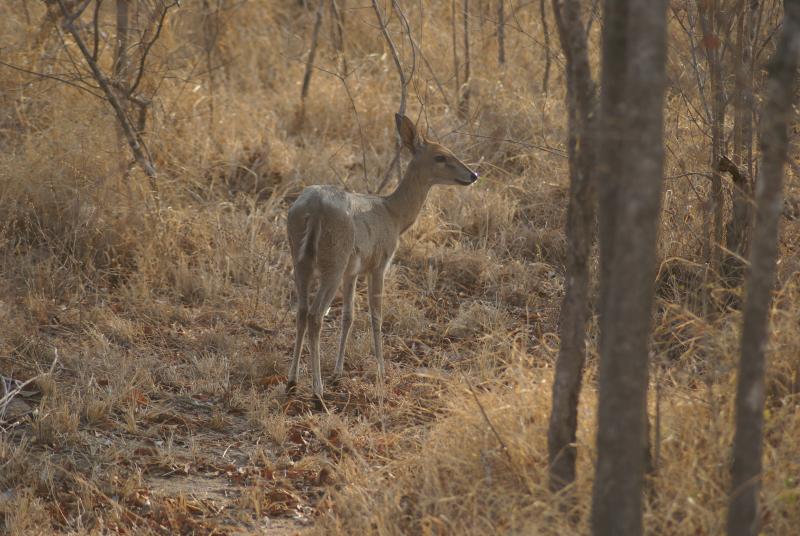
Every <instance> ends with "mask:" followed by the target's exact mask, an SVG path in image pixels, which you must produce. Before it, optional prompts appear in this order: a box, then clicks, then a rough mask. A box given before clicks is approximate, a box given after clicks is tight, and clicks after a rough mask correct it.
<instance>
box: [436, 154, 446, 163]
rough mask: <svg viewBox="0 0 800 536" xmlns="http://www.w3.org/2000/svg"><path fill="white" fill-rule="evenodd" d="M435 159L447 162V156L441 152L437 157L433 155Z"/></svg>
mask: <svg viewBox="0 0 800 536" xmlns="http://www.w3.org/2000/svg"><path fill="white" fill-rule="evenodd" d="M433 159H434V160H436V161H437V162H447V157H446V156H442V155H440V154H437V155H436V156H435V157H433Z"/></svg>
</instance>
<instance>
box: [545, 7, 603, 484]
mask: <svg viewBox="0 0 800 536" xmlns="http://www.w3.org/2000/svg"><path fill="white" fill-rule="evenodd" d="M553 13H554V15H555V20H556V28H557V30H558V36H559V39H560V41H561V48H562V49H563V51H564V57H565V60H566V71H567V73H566V74H567V98H566V100H567V109H568V113H569V116H568V121H569V125H568V126H569V138H568V142H567V148H568V153H569V167H570V199H569V206H568V208H567V228H566V234H567V243H568V247H567V261H566V269H567V277H566V291H565V294H564V299H563V301H562V303H561V323H560V326H559V336H560V339H561V346H560V348H559V353H558V361H557V362H556V370H555V378H554V380H553V405H552V412H551V414H550V425H549V429H548V433H547V442H548V451H549V462H550V489H551V490H553V491H559V490H561V489H562V488H564V487H565V486H567V485H569V484H571V483H572V482H573V481H574V480H575V457H576V451H577V449H576V447H575V434H576V430H577V424H578V399H579V396H580V391H581V378H582V374H583V365H584V361H585V359H586V319H587V317H588V312H589V311H588V289H589V255H590V252H591V246H592V241H593V234H594V228H593V227H594V217H595V208H594V203H595V199H594V184H593V181H592V173H593V172H594V170H595V152H594V140H593V137H592V136H591V133H592V128H593V122H594V121H593V117H594V115H595V113H594V112H595V107H596V103H595V98H596V91H595V84H594V82H593V80H592V75H591V69H590V67H589V57H588V53H587V49H586V37H585V34H584V32H583V23H582V21H581V9H580V0H553Z"/></svg>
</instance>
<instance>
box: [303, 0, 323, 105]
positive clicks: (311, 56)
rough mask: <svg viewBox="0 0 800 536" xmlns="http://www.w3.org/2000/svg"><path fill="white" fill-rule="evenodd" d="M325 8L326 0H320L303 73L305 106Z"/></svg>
mask: <svg viewBox="0 0 800 536" xmlns="http://www.w3.org/2000/svg"><path fill="white" fill-rule="evenodd" d="M324 8H325V2H324V0H319V4H318V5H317V14H316V16H315V18H314V29H313V30H312V31H311V48H310V50H309V51H308V58H307V59H306V71H305V74H304V75H303V86H302V88H301V90H300V101H301V103H302V106H303V107H305V102H306V97H308V89H309V87H310V86H311V74H312V73H313V72H314V57H315V56H316V55H317V43H318V42H319V28H320V26H322V12H323V10H324Z"/></svg>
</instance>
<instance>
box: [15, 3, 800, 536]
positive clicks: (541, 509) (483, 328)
mask: <svg viewBox="0 0 800 536" xmlns="http://www.w3.org/2000/svg"><path fill="white" fill-rule="evenodd" d="M112 4H113V3H112ZM112 4H109V5H108V6H106V7H104V8H103V11H102V16H103V19H102V22H103V24H102V27H103V29H104V31H105V32H106V34H105V38H104V41H103V42H104V43H106V44H105V47H104V48H103V49H102V54H101V64H102V65H103V66H104V67H105V68H106V69H108V68H109V67H110V62H111V55H112V52H111V47H112V44H111V43H113V31H114V26H113V17H114V14H113V11H112ZM210 4H212V5H213V4H214V3H213V2H212V3H210ZM351 4H352V3H348V9H347V10H346V11H345V16H346V54H347V58H348V64H349V66H350V68H351V70H352V74H350V75H349V76H347V77H346V78H344V80H342V79H340V78H338V77H336V76H333V75H331V74H329V73H327V72H326V71H331V72H336V69H337V65H338V62H337V58H336V56H335V53H334V50H333V47H332V46H331V43H330V39H329V38H328V36H329V35H330V28H329V25H330V17H329V15H328V13H327V12H326V15H325V21H324V27H323V29H322V32H321V35H322V39H321V45H320V46H321V49H320V51H319V53H318V55H317V64H318V67H320V69H317V70H315V71H314V73H313V80H312V87H311V94H310V97H309V99H308V101H307V102H306V105H305V110H304V115H301V114H300V113H299V98H300V81H301V78H302V73H303V69H304V64H303V61H304V58H305V53H306V52H307V47H308V42H309V32H310V28H311V25H312V23H313V16H314V15H313V10H311V9H304V8H303V7H302V3H298V2H294V1H289V0H286V1H283V2H269V3H267V2H255V1H250V2H232V1H225V0H224V1H222V2H220V3H219V6H221V9H220V11H219V13H218V17H219V18H218V26H217V28H218V34H217V39H216V41H215V46H214V49H213V55H212V63H213V66H214V68H213V71H212V72H213V75H212V76H213V82H214V83H213V91H212V85H211V83H210V82H211V79H210V77H209V73H208V72H207V70H206V68H205V67H204V66H205V65H206V63H205V62H206V56H205V52H204V48H203V47H204V46H205V45H204V43H205V41H204V39H205V37H204V34H203V27H204V16H205V15H204V12H203V7H202V3H200V2H184V3H183V6H182V7H181V8H180V9H179V10H176V11H175V12H174V13H173V14H172V15H171V16H170V17H169V18H168V23H167V26H166V27H165V30H164V32H163V35H162V37H161V39H160V40H159V41H158V42H157V44H156V46H155V47H154V50H153V53H152V56H151V62H150V64H149V70H148V73H147V75H146V77H145V78H144V80H143V87H144V91H145V93H146V94H147V95H148V96H150V95H152V96H153V105H152V107H151V111H150V116H149V120H148V127H147V131H146V133H145V140H146V142H147V144H148V147H149V149H150V150H151V152H152V153H153V155H154V159H155V162H156V165H157V168H158V170H159V178H158V188H159V198H160V202H159V203H156V201H155V199H154V197H153V195H152V193H151V192H150V190H149V185H148V181H147V179H146V178H145V177H144V175H143V173H142V172H141V170H140V169H139V168H138V167H134V168H133V169H132V170H131V173H130V176H129V177H127V178H126V177H125V176H124V174H123V170H124V168H125V167H126V166H127V164H128V162H129V160H130V155H129V154H128V152H127V151H126V149H125V148H124V147H121V146H120V144H119V141H118V138H117V134H116V126H115V124H114V118H113V116H112V114H111V111H110V108H109V107H108V105H107V103H106V102H104V101H103V100H102V99H98V98H96V97H94V96H92V95H90V94H88V93H87V92H86V91H81V90H78V89H76V88H75V87H74V86H69V85H65V84H63V83H60V82H57V81H55V80H53V79H50V78H42V77H37V76H34V75H31V74H27V73H24V72H21V71H19V70H13V69H10V68H8V67H4V66H2V67H0V69H2V72H3V76H2V77H0V100H1V101H2V106H0V147H1V148H2V150H0V272H1V273H2V276H1V277H0V325H2V337H0V373H2V375H4V376H7V377H13V378H16V379H27V378H31V377H33V376H35V375H37V374H40V373H42V372H45V371H47V369H48V367H49V366H50V364H51V363H52V361H53V359H54V357H56V356H57V357H58V364H57V367H56V369H55V372H54V373H52V374H47V373H45V374H42V375H41V376H40V377H39V379H38V380H37V382H36V385H35V388H33V389H31V393H30V394H28V395H26V396H24V397H20V400H21V401H22V402H23V403H24V405H23V406H21V407H18V408H17V409H18V411H19V415H20V417H19V418H18V419H16V420H10V421H6V422H4V423H3V424H2V426H3V432H2V435H1V436H0V519H2V523H3V525H2V526H3V528H4V530H6V531H8V532H10V533H14V534H17V533H18V534H46V533H51V532H70V533H90V532H91V533H95V532H102V531H120V532H123V531H128V532H136V533H174V532H192V531H194V532H198V533H212V532H214V531H216V532H217V533H224V532H237V531H239V532H258V531H267V530H272V531H275V532H276V533H281V532H280V531H283V533H292V532H293V531H295V530H301V529H302V530H305V529H306V528H307V527H308V526H309V525H311V526H312V527H311V529H310V530H311V532H316V533H323V534H357V533H381V534H406V533H418V534H487V533H511V534H517V533H520V534H521V533H525V534H529V533H543V534H565V533H586V532H587V531H588V514H589V508H590V495H591V493H590V489H591V479H592V473H593V456H594V450H593V442H594V428H593V427H594V416H595V415H594V408H595V399H596V385H595V372H596V363H595V353H594V352H595V348H594V344H593V342H594V337H595V335H596V326H595V324H594V322H593V323H592V326H591V329H590V331H589V333H588V334H587V337H588V339H589V341H590V344H589V350H590V358H589V362H588V366H587V372H586V381H585V387H584V396H583V398H582V401H581V409H580V413H579V418H580V428H579V431H578V442H579V460H578V471H579V478H578V481H577V482H576V483H575V486H574V489H573V490H572V496H573V499H572V500H569V499H568V498H566V497H556V496H553V495H552V494H550V493H549V492H548V491H547V488H546V457H547V456H546V439H545V438H546V434H545V429H546V421H547V418H548V413H549V396H550V386H551V379H552V366H553V360H554V358H555V355H556V350H557V347H558V340H557V336H556V335H555V333H556V328H557V322H558V306H559V303H560V299H561V297H562V293H563V278H564V257H565V251H566V245H565V242H564V237H563V234H562V227H563V219H564V218H563V216H564V209H565V204H566V187H567V173H566V161H565V159H564V158H563V156H562V155H563V139H564V136H565V111H564V107H563V73H562V69H561V65H562V62H561V59H560V57H559V55H558V50H557V46H556V43H555V36H554V35H551V36H550V40H551V55H552V59H553V66H554V67H553V72H552V77H551V83H550V88H549V92H547V93H544V92H542V88H541V77H542V74H543V69H544V54H545V51H544V49H543V48H542V46H541V45H542V27H541V23H540V20H539V18H538V13H537V10H536V9H534V6H525V5H519V6H515V7H514V10H515V14H514V16H513V17H510V18H509V21H510V22H509V28H508V29H507V32H506V33H507V36H508V37H507V38H508V42H507V65H506V66H505V68H502V69H501V68H499V67H498V66H497V65H496V59H495V58H496V43H495V39H496V37H495V25H494V22H493V19H494V13H495V11H494V10H493V9H489V8H490V7H491V2H486V3H479V4H478V5H477V6H473V11H472V13H471V27H472V35H471V40H472V48H471V51H472V58H471V60H472V73H473V78H472V81H471V87H472V93H471V95H472V96H471V113H470V116H469V118H468V120H463V119H459V118H458V117H457V114H456V110H455V98H456V97H455V87H454V81H453V63H452V61H453V60H452V50H451V48H450V46H451V42H450V39H451V34H450V31H451V30H450V18H449V17H450V13H449V5H447V3H441V2H430V1H427V0H423V1H422V2H419V3H417V2H404V3H403V5H404V7H405V8H406V9H407V15H408V18H409V21H410V22H411V24H412V28H413V30H414V32H415V38H416V40H417V42H418V43H419V44H420V46H421V49H422V51H423V53H424V54H425V58H426V60H427V62H428V64H429V65H430V67H431V69H428V67H427V65H426V64H425V63H424V62H423V61H421V58H419V57H418V58H417V59H418V61H417V71H416V74H415V77H414V79H413V80H414V83H413V84H412V86H411V97H412V98H411V99H410V104H409V106H410V109H409V112H410V114H411V115H412V116H414V117H415V118H416V117H419V118H420V121H421V124H423V125H425V126H426V127H427V128H428V129H429V133H430V135H431V136H433V137H435V138H438V139H439V140H440V141H442V142H443V143H445V144H446V145H448V146H449V147H451V148H452V149H453V150H454V152H455V153H456V154H458V155H459V156H463V158H464V159H465V160H466V161H468V162H470V163H471V164H473V165H474V166H476V168H477V169H478V170H479V171H480V173H481V176H482V178H481V180H480V181H479V182H478V183H477V184H476V185H475V186H474V187H472V188H470V189H467V190H454V189H441V190H438V191H435V192H433V194H432V195H431V197H430V199H429V201H428V205H427V207H426V209H425V211H424V212H423V214H422V216H421V218H420V220H419V221H418V223H417V224H416V226H415V227H413V228H412V229H411V230H410V231H409V232H408V233H407V235H406V236H405V237H404V239H403V242H402V245H401V247H400V250H399V251H398V253H397V255H396V262H395V264H394V266H393V267H392V269H391V271H390V273H389V276H388V278H387V288H386V293H387V297H386V300H385V303H386V311H385V327H384V330H385V345H386V348H385V352H386V354H387V357H388V361H389V366H388V378H387V385H386V391H385V392H380V391H379V390H378V389H377V388H376V387H375V384H374V376H375V364H374V362H373V360H372V359H371V336H370V334H369V326H368V322H367V319H366V315H364V314H359V315H357V318H356V320H355V325H354V329H353V334H352V336H351V343H350V347H349V351H348V358H347V362H346V368H347V376H348V379H347V380H345V381H344V382H343V385H342V386H340V387H338V388H335V389H333V390H332V397H333V398H332V402H331V406H332V408H334V410H335V411H334V413H332V414H330V415H325V414H312V413H309V412H307V411H306V409H307V407H306V404H305V401H304V400H303V399H302V398H301V399H300V400H297V401H289V400H287V399H286V397H285V396H284V394H283V387H282V382H283V381H284V377H283V375H284V374H285V370H286V366H287V364H288V356H289V353H290V351H291V345H292V342H293V337H294V328H293V316H294V315H293V312H292V308H293V295H292V290H291V288H292V278H291V268H290V262H289V258H288V251H287V250H288V247H287V244H286V240H285V237H284V220H283V218H284V214H285V211H286V208H287V207H288V204H289V203H290V201H291V199H292V198H293V197H294V196H295V195H296V194H297V192H298V191H299V190H300V189H301V188H302V187H303V186H305V185H307V184H312V183H331V184H336V185H340V186H342V187H345V188H348V189H351V190H355V191H373V190H374V189H375V188H376V187H377V185H378V183H379V180H380V177H382V176H383V173H384V172H385V170H386V166H388V164H389V162H390V160H391V158H392V155H393V150H394V132H393V121H392V114H393V112H394V110H395V109H396V106H397V102H398V84H397V80H396V77H395V73H394V71H393V64H392V60H391V57H390V56H389V55H388V53H387V50H386V49H385V47H384V45H383V42H382V39H381V36H380V33H379V32H378V31H377V28H376V27H375V22H374V20H375V19H374V14H373V13H372V12H371V11H370V10H369V9H365V8H364V7H363V6H357V5H355V4H352V5H351ZM142 5H145V4H142ZM0 14H2V16H1V17H0V33H1V34H2V35H3V36H4V38H5V39H4V45H3V48H2V53H1V54H2V55H1V56H0V59H2V61H3V62H5V63H9V64H13V65H16V66H19V67H23V68H24V69H26V70H28V71H36V72H39V73H43V74H50V75H54V76H60V77H71V76H73V75H74V74H75V71H74V69H75V66H74V64H73V60H75V61H76V63H77V64H80V59H79V56H78V54H77V51H76V49H75V46H74V44H73V43H72V42H71V41H70V40H69V39H67V38H63V37H62V36H61V35H60V34H59V32H58V31H57V29H56V28H55V27H53V26H52V25H49V24H48V23H47V19H46V17H45V13H44V7H43V5H42V3H29V2H22V1H20V2H15V1H14V2H9V3H6V4H3V6H2V7H0ZM550 22H551V24H550V29H551V31H552V28H553V25H552V21H550ZM598 27H599V24H596V23H595V24H594V26H593V30H592V50H591V54H592V56H593V58H595V66H596V58H597V55H598V50H597V38H598V34H597V32H598ZM390 30H391V31H392V34H393V35H394V36H395V38H396V39H397V40H398V41H399V40H400V39H401V37H400V26H399V24H398V21H397V20H396V18H393V19H392V20H391V22H390ZM672 37H673V39H672V41H671V45H670V46H671V50H670V65H669V69H670V75H671V80H672V83H673V84H674V88H673V92H672V93H671V94H670V96H669V99H668V103H667V110H668V113H667V121H666V131H665V139H666V144H667V147H668V152H667V154H668V158H667V174H668V175H669V176H674V175H681V174H683V173H686V172H687V171H692V172H702V171H707V168H708V164H707V150H708V140H707V139H706V138H705V137H704V135H703V133H702V132H701V130H700V129H699V128H698V126H697V124H696V123H695V122H694V119H693V116H692V115H691V114H690V112H689V108H688V107H687V105H686V101H687V100H688V101H689V102H694V104H696V103H697V101H696V99H697V98H698V97H697V93H696V88H695V86H694V85H693V84H694V80H693V78H692V76H691V72H689V71H688V67H687V65H686V63H685V62H686V54H687V46H688V45H687V43H686V42H685V39H683V38H682V37H681V34H680V33H679V32H678V31H676V30H675V29H674V28H673V33H672ZM401 52H402V55H403V58H404V61H405V62H406V64H409V63H410V58H411V56H410V49H409V47H408V45H407V44H405V45H403V46H402V47H401ZM459 53H461V52H460V51H459ZM76 58H77V59H76ZM345 84H346V87H345ZM440 87H441V88H442V89H443V93H442V92H440V89H439V88H440ZM348 94H349V96H348ZM684 96H685V97H686V100H684V99H683V97H684ZM351 97H352V100H351ZM212 105H213V106H212ZM212 108H213V115H212ZM354 108H355V111H354ZM365 165H366V168H365V167H364V166H365ZM789 183H790V185H789V190H790V195H795V192H794V190H795V188H796V185H795V184H794V180H793V177H791V176H790V180H789ZM707 188H708V185H707V184H705V183H704V182H703V179H701V178H697V177H681V178H674V179H668V180H667V186H666V189H667V193H666V194H665V212H664V217H663V224H662V229H661V236H662V238H661V241H660V255H661V257H662V259H663V260H664V264H663V265H662V269H661V271H660V276H659V280H658V282H657V289H658V300H657V309H656V312H655V316H654V318H655V321H654V323H655V326H654V351H653V361H652V362H653V372H652V374H651V393H655V392H656V391H657V392H658V406H659V411H660V420H661V427H660V435H659V438H660V441H659V443H658V448H659V454H660V456H659V459H658V471H657V474H656V475H655V476H654V477H653V478H652V479H651V482H650V486H651V489H652V494H651V495H650V500H649V501H648V503H647V511H646V513H645V516H646V518H645V519H646V526H647V530H648V532H649V533H652V534H689V533H693V534H714V533H719V532H721V531H722V530H723V524H722V523H723V519H724V509H725V504H726V493H727V489H728V463H729V450H730V445H731V439H732V421H733V415H732V399H733V394H734V385H735V384H734V382H735V365H736V356H737V346H738V326H739V321H740V316H739V314H738V312H737V311H736V310H734V309H726V308H724V307H722V308H720V309H719V311H718V314H717V315H715V317H713V319H712V317H711V316H709V315H708V314H707V313H708V311H704V310H703V308H702V304H698V301H697V300H696V299H695V298H696V296H697V295H698V294H699V293H700V291H701V290H702V287H703V285H707V284H709V280H708V278H705V277H704V271H703V269H702V267H701V266H699V264H698V263H699V262H700V249H701V246H702V241H701V236H702V231H703V227H704V216H703V214H704V209H705V207H704V205H703V196H704V194H705V192H706V191H707ZM798 231H799V230H798V224H797V222H796V221H794V220H789V219H787V220H786V221H785V222H784V228H783V234H782V247H781V248H782V249H781V252H782V255H781V264H780V266H779V268H780V270H779V271H780V281H779V287H778V288H779V290H778V298H777V300H776V302H775V307H774V310H773V314H772V329H771V333H772V342H771V344H770V353H769V363H770V366H769V378H768V381H769V389H768V392H769V398H768V409H767V420H766V423H767V424H766V426H767V429H766V434H765V436H766V437H765V474H764V490H763V493H762V501H763V502H762V504H763V508H764V510H763V513H762V521H763V523H764V527H763V531H764V533H766V534H789V533H791V532H792V529H793V527H794V526H796V524H797V522H798V520H800V482H798V479H797V476H796V475H797V474H798V473H799V471H798V469H800V467H798V460H799V459H800V458H798V452H799V451H798V447H797V443H796V441H795V440H794V438H795V437H797V434H798V433H799V432H800V430H798V427H800V418H798V416H799V415H800V414H798V410H797V400H798V399H797V393H798V390H799V389H800V385H799V384H798V380H797V374H798V372H797V371H798V366H800V364H799V363H798V358H797V356H798V348H797V346H798V345H799V344H800V338H798V336H797V329H796V319H797V316H798V314H800V311H798V308H800V295H798V293H800V290H799V289H798V285H797V277H796V272H797V265H796V264H797V263H796V261H795V259H796V257H797V251H798V244H800V232H798ZM356 299H357V309H358V310H359V311H363V310H364V309H365V308H366V299H365V296H364V295H363V293H362V292H361V291H359V293H358V295H357V298H356ZM720 303H724V302H723V300H720ZM338 312H339V302H338V301H336V302H334V308H333V313H332V314H331V317H330V318H329V319H328V321H327V322H326V328H325V332H324V346H323V348H324V352H325V356H326V359H325V362H324V364H323V370H324V371H329V370H330V369H331V368H332V355H333V352H334V349H335V345H336V342H337V333H336V327H337V321H336V319H337V317H338ZM303 386H305V383H304V384H301V387H303ZM305 387H306V388H307V386H305ZM481 408H482V409H483V412H485V416H484V413H483V412H482V411H481ZM650 409H651V415H652V416H654V415H655V412H656V397H655V395H654V394H651V400H650ZM492 428H494V430H496V433H495V432H494V431H493V430H492ZM281 519H282V520H283V521H279V520H281Z"/></svg>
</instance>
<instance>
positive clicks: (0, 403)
mask: <svg viewBox="0 0 800 536" xmlns="http://www.w3.org/2000/svg"><path fill="white" fill-rule="evenodd" d="M53 353H54V356H53V362H52V363H50V369H48V371H47V372H42V373H40V374H37V375H36V376H34V377H33V378H30V379H28V380H26V381H24V382H22V383H20V384H19V385H17V387H15V388H14V389H12V390H10V391H8V392H5V391H6V384H5V381H3V391H4V392H5V393H4V394H3V397H2V398H0V420H2V419H3V416H4V415H5V414H6V409H7V408H8V404H10V403H11V399H13V398H14V397H15V396H17V395H18V394H19V393H21V392H22V390H23V389H25V387H27V386H28V385H30V384H31V383H33V382H35V381H36V380H38V379H39V378H41V377H42V376H45V375H46V374H52V373H53V371H54V370H55V368H56V363H58V348H54V349H53Z"/></svg>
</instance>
